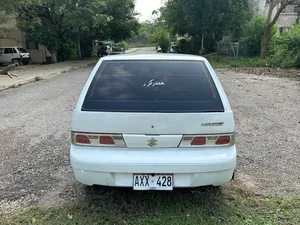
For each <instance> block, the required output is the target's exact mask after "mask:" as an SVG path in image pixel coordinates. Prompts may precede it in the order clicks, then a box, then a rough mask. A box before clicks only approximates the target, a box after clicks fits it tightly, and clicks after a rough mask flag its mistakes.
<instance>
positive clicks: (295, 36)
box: [271, 25, 300, 68]
mask: <svg viewBox="0 0 300 225" xmlns="http://www.w3.org/2000/svg"><path fill="white" fill-rule="evenodd" d="M271 62H272V63H273V64H274V65H276V66H279V67H282V68H290V67H297V68H300V25H294V26H293V27H291V28H290V29H289V30H286V31H284V32H283V33H282V34H281V35H280V36H279V37H278V38H277V39H276V45H274V55H273V56H272V61H271Z"/></svg>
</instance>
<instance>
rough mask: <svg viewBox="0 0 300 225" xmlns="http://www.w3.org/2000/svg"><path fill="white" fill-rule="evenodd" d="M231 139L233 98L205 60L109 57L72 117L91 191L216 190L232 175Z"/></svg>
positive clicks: (75, 147) (78, 167)
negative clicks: (96, 188) (93, 188)
mask: <svg viewBox="0 0 300 225" xmlns="http://www.w3.org/2000/svg"><path fill="white" fill-rule="evenodd" d="M234 134H235V124H234V117H233V113H232V110H231V108H230V105H229V102H228V99H227V97H226V94H225V92H224V90H223V88H222V86H221V84H220V82H219V80H218V78H217V76H216V74H215V72H214V70H213V68H212V67H211V65H210V64H209V62H208V61H207V60H206V59H205V58H203V57H200V56H189V55H170V54H158V55H156V54H149V55H118V56H108V57H104V58H101V59H100V60H99V62H98V64H97V65H96V66H95V68H94V70H93V71H92V72H91V74H90V76H89V78H88V80H87V82H86V84H85V86H84V88H83V90H82V92H81V94H80V97H79V100H78V102H77V105H76V108H75V110H74V112H73V117H72V144H71V150H70V158H71V164H72V168H73V171H74V174H75V177H76V179H77V180H78V181H79V182H81V183H82V184H86V185H104V186H119V187H132V188H133V189H134V190H172V189H173V188H179V187H198V186H207V185H213V186H219V185H222V184H225V183H227V182H229V181H230V180H232V178H233V175H234V171H235V167H236V147H235V144H234Z"/></svg>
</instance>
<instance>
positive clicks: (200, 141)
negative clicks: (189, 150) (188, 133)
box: [191, 137, 206, 145]
mask: <svg viewBox="0 0 300 225" xmlns="http://www.w3.org/2000/svg"><path fill="white" fill-rule="evenodd" d="M205 144H206V137H195V138H194V139H193V141H192V142H191V145H205Z"/></svg>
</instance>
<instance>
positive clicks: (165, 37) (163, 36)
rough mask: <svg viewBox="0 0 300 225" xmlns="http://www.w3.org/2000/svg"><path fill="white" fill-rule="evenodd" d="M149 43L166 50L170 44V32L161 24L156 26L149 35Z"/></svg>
mask: <svg viewBox="0 0 300 225" xmlns="http://www.w3.org/2000/svg"><path fill="white" fill-rule="evenodd" d="M149 39H150V41H151V43H153V44H156V45H157V46H160V47H161V49H162V52H167V51H168V47H169V44H170V34H169V32H168V31H167V29H166V28H165V27H163V26H157V27H156V30H155V32H154V33H153V34H151V35H150V36H149Z"/></svg>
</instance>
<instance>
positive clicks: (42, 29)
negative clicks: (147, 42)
mask: <svg viewBox="0 0 300 225" xmlns="http://www.w3.org/2000/svg"><path fill="white" fill-rule="evenodd" d="M0 1H3V0H0ZM21 3H22V4H21ZM9 6H10V7H8V6H5V7H4V8H3V10H4V12H6V13H10V14H11V13H12V12H10V11H9V9H13V10H14V12H15V13H16V15H18V21H19V27H20V28H21V30H23V31H24V32H26V34H27V36H28V37H29V39H31V40H32V41H36V42H38V43H40V44H42V45H44V46H46V47H47V48H48V49H49V50H50V51H51V52H52V53H57V55H58V60H60V61H64V60H65V59H68V58H69V57H70V55H73V53H70V52H73V50H70V49H69V48H74V46H77V47H75V51H76V52H77V56H78V58H81V57H82V52H86V49H83V48H87V49H91V45H92V40H95V39H102V40H103V39H111V40H114V41H122V40H124V39H126V38H128V37H131V36H132V35H133V34H134V33H136V32H137V30H138V27H139V23H138V21H137V19H136V18H135V15H136V13H135V11H134V6H135V5H134V1H133V0H123V1H122V2H120V1H118V0H39V1H38V0H11V2H10V4H9ZM0 9H1V8H0ZM84 50H85V51H84Z"/></svg>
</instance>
